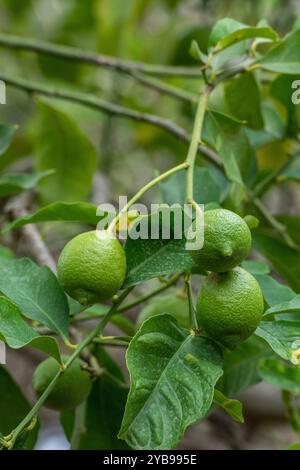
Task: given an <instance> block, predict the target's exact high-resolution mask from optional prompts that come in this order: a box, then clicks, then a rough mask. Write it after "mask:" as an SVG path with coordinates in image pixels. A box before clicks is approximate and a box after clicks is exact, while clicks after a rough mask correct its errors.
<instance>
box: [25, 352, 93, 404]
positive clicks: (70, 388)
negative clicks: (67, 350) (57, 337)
mask: <svg viewBox="0 0 300 470" xmlns="http://www.w3.org/2000/svg"><path fill="white" fill-rule="evenodd" d="M67 359H68V357H67V356H64V357H63V360H64V361H66V360H67ZM80 364H81V362H80V360H79V359H75V360H74V361H73V362H72V364H71V365H70V366H69V367H68V369H66V371H65V372H63V374H62V375H61V376H60V377H59V379H58V380H57V382H56V384H55V386H54V389H53V390H52V391H51V393H50V395H49V397H48V398H47V401H46V402H45V406H46V407H47V408H51V409H53V410H66V409H72V408H76V407H77V406H78V405H80V403H82V402H83V401H84V400H86V398H87V397H88V395H89V393H90V391H91V379H90V376H89V374H88V372H86V371H84V370H82V369H81V367H80ZM59 368H60V366H59V364H58V362H57V361H56V360H55V359H54V358H53V357H50V358H48V359H46V360H45V361H43V362H41V363H40V364H39V365H38V367H37V368H36V370H35V372H34V374H33V379H32V385H33V388H34V390H35V392H36V394H37V396H40V395H42V393H43V392H44V391H45V389H46V388H47V387H48V385H49V384H50V382H51V381H52V379H53V378H54V377H55V375H56V374H57V372H58V371H59Z"/></svg>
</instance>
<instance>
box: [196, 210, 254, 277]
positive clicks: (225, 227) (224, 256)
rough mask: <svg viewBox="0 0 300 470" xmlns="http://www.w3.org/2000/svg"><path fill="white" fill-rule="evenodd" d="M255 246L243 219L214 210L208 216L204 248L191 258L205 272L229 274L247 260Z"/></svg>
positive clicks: (205, 220)
mask: <svg viewBox="0 0 300 470" xmlns="http://www.w3.org/2000/svg"><path fill="white" fill-rule="evenodd" d="M251 243H252V239H251V232H250V229H249V227H248V225H247V224H246V222H245V221H244V220H243V219H242V218H241V217H240V216H239V215H237V214H235V213H234V212H232V211H229V210H227V209H212V210H208V211H206V212H205V213H204V245H203V247H202V248H201V249H200V250H192V251H191V255H192V257H193V259H194V262H195V264H196V265H197V266H199V267H200V268H202V269H203V270H206V271H213V272H226V271H229V270H230V269H232V268H234V267H235V266H237V265H239V264H240V263H241V261H243V260H244V259H245V258H246V257H247V255H248V253H249V251H250V249H251Z"/></svg>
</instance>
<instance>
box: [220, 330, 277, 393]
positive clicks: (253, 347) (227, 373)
mask: <svg viewBox="0 0 300 470" xmlns="http://www.w3.org/2000/svg"><path fill="white" fill-rule="evenodd" d="M269 354H270V349H269V347H268V345H267V344H266V343H265V342H264V341H262V340H261V339H260V338H258V337H256V336H254V335H253V336H251V338H249V339H248V340H247V341H244V342H243V343H241V344H239V346H238V347H237V348H236V349H235V350H234V351H230V352H226V353H225V354H224V374H223V376H222V378H221V380H219V382H218V384H217V388H218V389H221V390H222V392H223V393H224V394H225V395H229V396H231V395H236V394H238V393H240V392H242V391H243V390H246V389H247V388H249V387H250V386H251V385H254V384H256V383H257V382H259V381H260V377H259V375H258V373H257V364H258V361H259V360H260V359H261V358H262V357H266V356H267V355H269Z"/></svg>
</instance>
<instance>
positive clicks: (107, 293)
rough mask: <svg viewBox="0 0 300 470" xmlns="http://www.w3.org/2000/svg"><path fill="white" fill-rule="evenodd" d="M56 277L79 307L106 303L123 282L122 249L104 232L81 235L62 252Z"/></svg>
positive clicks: (119, 244) (124, 260) (123, 261)
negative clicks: (80, 305) (79, 304)
mask: <svg viewBox="0 0 300 470" xmlns="http://www.w3.org/2000/svg"><path fill="white" fill-rule="evenodd" d="M57 274H58V279H59V282H60V284H61V286H62V287H63V289H64V290H65V291H66V292H67V293H68V294H69V295H70V297H72V298H73V299H75V300H77V301H78V302H80V303H81V304H82V305H89V304H95V303H97V302H102V301H104V300H108V299H110V298H111V297H112V296H113V295H114V294H116V292H117V291H118V290H119V289H120V288H121V287H122V284H123V282H124V280H125V275H126V257H125V252H124V249H123V247H122V245H121V243H120V242H119V240H117V239H116V238H113V237H112V236H111V235H110V234H109V233H108V232H106V231H96V230H94V231H91V232H85V233H81V234H80V235H77V237H75V238H73V239H72V240H71V241H69V243H67V244H66V246H65V247H64V249H63V250H62V252H61V254H60V257H59V260H58V265H57Z"/></svg>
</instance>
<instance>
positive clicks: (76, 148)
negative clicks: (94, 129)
mask: <svg viewBox="0 0 300 470" xmlns="http://www.w3.org/2000/svg"><path fill="white" fill-rule="evenodd" d="M34 140H35V146H36V155H37V160H36V167H37V169H38V170H39V171H45V170H49V169H55V174H54V175H53V176H51V177H49V178H47V180H45V181H43V182H42V183H41V184H40V190H41V195H42V198H43V201H44V202H45V203H49V202H53V201H57V200H62V201H69V202H71V201H78V200H79V201H80V200H84V199H86V198H87V196H88V194H89V192H90V191H91V186H92V177H93V173H94V170H95V164H96V152H95V149H94V147H93V146H92V144H91V142H90V141H89V140H88V138H87V137H86V136H85V135H84V134H83V133H82V132H81V131H80V130H79V128H78V127H77V125H76V124H75V123H74V122H73V121H72V119H71V118H70V117H69V116H67V115H66V114H64V113H63V112H62V111H59V110H58V109H56V108H54V107H52V106H50V105H49V104H46V103H45V102H39V112H38V119H37V120H36V125H35V133H34Z"/></svg>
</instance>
